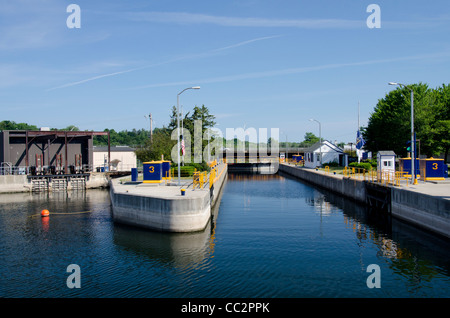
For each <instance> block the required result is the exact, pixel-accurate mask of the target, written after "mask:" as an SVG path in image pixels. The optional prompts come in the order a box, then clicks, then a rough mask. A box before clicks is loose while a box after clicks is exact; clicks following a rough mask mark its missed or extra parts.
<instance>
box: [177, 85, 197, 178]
mask: <svg viewBox="0 0 450 318" xmlns="http://www.w3.org/2000/svg"><path fill="white" fill-rule="evenodd" d="M188 89H200V86H194V87H188V88H185V89H183V90H182V91H181V92H179V93H178V94H177V131H178V133H177V136H178V140H177V149H178V186H180V95H181V94H182V93H183V92H184V91H186V90H188Z"/></svg>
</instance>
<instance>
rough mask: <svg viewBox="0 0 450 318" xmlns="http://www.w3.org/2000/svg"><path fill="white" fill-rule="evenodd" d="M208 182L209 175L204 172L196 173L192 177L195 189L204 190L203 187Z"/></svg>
mask: <svg viewBox="0 0 450 318" xmlns="http://www.w3.org/2000/svg"><path fill="white" fill-rule="evenodd" d="M206 180H207V173H206V171H203V172H199V171H196V172H194V174H193V175H192V182H193V187H194V189H195V187H197V186H198V187H199V189H201V188H203V185H204V184H205V183H206Z"/></svg>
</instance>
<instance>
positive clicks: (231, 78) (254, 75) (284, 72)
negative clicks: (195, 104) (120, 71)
mask: <svg viewBox="0 0 450 318" xmlns="http://www.w3.org/2000/svg"><path fill="white" fill-rule="evenodd" d="M449 56H450V52H449V51H446V52H441V53H432V54H423V55H415V56H405V57H397V58H389V59H380V60H367V61H360V62H349V63H334V64H324V65H317V66H306V67H295V68H287V69H282V70H271V71H261V72H252V73H243V74H236V75H227V76H219V77H212V78H204V79H193V80H188V81H179V82H167V83H155V84H149V85H143V86H138V87H134V88H133V89H142V88H153V87H166V86H178V85H180V86H181V85H198V84H210V83H220V82H230V81H238V80H245V79H255V78H264V77H273V76H281V75H289V74H298V73H306V72H312V71H321V70H328V69H334V68H342V67H352V66H364V65H373V64H384V63H394V62H402V61H413V60H422V59H426V60H429V59H436V58H448V57H449Z"/></svg>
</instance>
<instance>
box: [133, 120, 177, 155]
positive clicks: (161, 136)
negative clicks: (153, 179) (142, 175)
mask: <svg viewBox="0 0 450 318" xmlns="http://www.w3.org/2000/svg"><path fill="white" fill-rule="evenodd" d="M171 133H172V131H171V130H170V129H168V128H155V129H154V130H153V138H152V140H150V139H147V141H146V142H145V144H144V145H142V146H140V147H138V148H137V149H136V157H137V159H139V160H141V161H142V162H146V161H151V160H161V155H163V156H164V160H172V157H171V152H172V148H173V147H174V146H175V145H176V142H177V141H176V140H172V139H171Z"/></svg>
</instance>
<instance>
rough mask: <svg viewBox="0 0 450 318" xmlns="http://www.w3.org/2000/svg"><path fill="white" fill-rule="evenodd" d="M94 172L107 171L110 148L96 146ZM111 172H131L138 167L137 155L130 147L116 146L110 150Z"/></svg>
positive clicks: (94, 149) (94, 150)
mask: <svg viewBox="0 0 450 318" xmlns="http://www.w3.org/2000/svg"><path fill="white" fill-rule="evenodd" d="M92 153H93V157H94V158H93V165H94V167H93V171H102V170H103V171H106V170H107V167H108V147H107V146H104V147H103V146H101V147H98V146H94V148H93V152H92ZM110 154H111V171H131V168H136V167H137V160H136V153H135V152H134V149H133V148H131V147H128V146H115V147H111V148H110Z"/></svg>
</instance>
